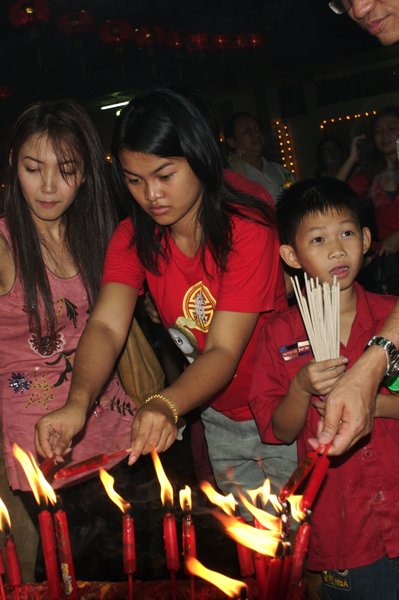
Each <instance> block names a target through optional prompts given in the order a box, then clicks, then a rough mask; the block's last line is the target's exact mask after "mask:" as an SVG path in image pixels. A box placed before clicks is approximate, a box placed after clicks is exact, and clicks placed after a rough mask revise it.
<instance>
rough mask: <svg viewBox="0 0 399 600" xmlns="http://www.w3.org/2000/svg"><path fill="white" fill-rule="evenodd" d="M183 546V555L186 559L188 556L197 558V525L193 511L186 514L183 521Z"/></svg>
mask: <svg viewBox="0 0 399 600" xmlns="http://www.w3.org/2000/svg"><path fill="white" fill-rule="evenodd" d="M182 546H183V556H184V559H186V558H187V557H188V556H193V557H194V558H197V548H196V538H195V526H194V520H193V516H192V514H191V513H188V514H186V515H184V517H183V523H182Z"/></svg>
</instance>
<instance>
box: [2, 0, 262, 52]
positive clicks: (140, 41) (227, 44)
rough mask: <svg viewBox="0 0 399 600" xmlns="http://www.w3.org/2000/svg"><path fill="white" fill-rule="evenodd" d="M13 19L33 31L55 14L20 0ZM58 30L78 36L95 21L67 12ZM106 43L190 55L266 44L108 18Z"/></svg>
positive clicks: (255, 37) (102, 31) (248, 37)
mask: <svg viewBox="0 0 399 600" xmlns="http://www.w3.org/2000/svg"><path fill="white" fill-rule="evenodd" d="M8 15H9V19H10V21H11V23H12V24H13V25H14V26H15V27H17V28H25V27H26V28H29V27H34V26H37V25H39V24H41V23H46V22H48V21H50V17H51V13H50V9H49V6H48V2H47V0H16V2H13V3H12V4H11V6H10V8H9V13H8ZM58 28H59V30H60V31H61V33H62V34H64V35H65V36H67V37H78V36H82V35H84V34H87V33H89V32H91V31H93V29H94V18H93V16H92V15H91V13H90V12H88V11H86V10H83V9H77V10H73V11H70V12H67V13H65V14H64V15H62V16H61V17H60V18H59V19H58ZM98 34H99V37H100V39H101V41H102V42H103V43H104V44H107V45H111V46H121V45H123V44H125V43H127V42H132V43H133V44H134V45H136V46H137V47H138V48H150V47H152V46H156V45H158V46H166V47H167V48H170V49H180V48H183V49H185V50H187V51H188V52H204V51H218V50H251V49H252V50H257V49H260V48H262V47H263V46H264V45H265V38H264V36H263V35H262V34H261V33H260V32H253V33H246V32H244V33H236V34H232V35H228V34H225V33H217V34H215V35H211V34H207V33H204V32H196V33H188V34H187V33H184V32H181V31H164V30H163V29H162V28H161V27H157V26H154V27H150V26H147V25H143V26H140V27H135V26H134V25H133V23H132V22H131V21H130V20H128V19H108V20H107V21H106V22H105V23H102V24H101V25H100V27H99V29H98Z"/></svg>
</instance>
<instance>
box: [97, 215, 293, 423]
mask: <svg viewBox="0 0 399 600" xmlns="http://www.w3.org/2000/svg"><path fill="white" fill-rule="evenodd" d="M231 221H232V234H233V244H232V250H231V252H230V256H229V258H228V263H227V269H226V271H225V272H224V273H221V272H220V271H219V269H218V268H217V267H216V265H215V263H214V261H213V259H212V256H211V254H210V252H209V251H208V250H206V251H205V264H206V269H204V267H203V265H202V262H201V255H200V252H198V253H197V254H196V255H195V256H194V257H193V258H189V257H187V256H186V255H185V254H183V252H181V250H179V248H178V247H177V246H176V244H175V243H174V241H173V239H172V237H171V236H168V244H169V250H170V252H169V258H168V260H167V261H166V260H162V259H161V260H160V261H159V269H160V275H154V274H153V273H150V272H149V271H148V270H146V269H144V267H143V265H142V263H141V261H140V259H139V257H138V255H137V252H136V248H135V246H130V241H131V239H132V235H133V227H132V223H131V220H130V219H125V220H124V221H122V223H120V224H119V226H118V228H117V229H116V231H115V233H114V235H113V237H112V240H111V242H110V245H109V248H108V251H107V256H106V260H105V267H104V274H103V282H102V283H103V285H104V284H106V283H110V282H117V283H123V284H126V285H130V286H131V287H133V288H136V289H138V290H141V289H142V286H143V283H144V280H146V281H147V284H148V288H149V290H150V292H151V295H152V296H153V298H154V300H155V302H156V305H157V307H158V311H159V314H160V317H161V319H162V322H163V323H164V325H165V327H166V328H167V329H168V331H169V333H170V335H171V336H172V338H173V340H174V341H175V343H176V344H177V346H178V347H179V348H180V349H181V351H182V352H183V353H184V355H185V356H186V358H187V360H188V361H189V362H192V361H193V360H195V358H196V356H198V354H200V353H201V352H203V350H204V347H205V341H206V336H207V333H208V330H209V327H210V325H211V321H212V316H213V313H214V311H215V310H223V311H235V312H259V313H262V314H261V315H260V318H259V320H258V323H257V325H256V328H255V330H254V333H253V334H252V337H251V339H250V341H249V343H248V345H247V347H246V350H245V351H244V354H243V356H242V357H241V360H240V362H239V364H238V366H237V370H236V373H235V374H234V377H233V379H232V381H231V382H230V384H229V385H228V386H227V387H226V388H224V390H223V391H222V392H220V393H219V394H218V395H217V396H216V397H215V399H214V400H213V401H212V406H213V408H215V409H217V410H220V411H221V412H223V413H224V414H226V415H227V416H229V417H230V418H232V419H235V420H238V421H241V420H247V419H252V414H251V412H250V410H249V407H248V394H249V388H250V383H251V375H252V365H253V359H254V354H255V347H256V338H257V336H258V333H259V329H260V326H261V324H262V322H263V321H264V319H265V318H266V315H265V313H266V312H267V311H272V310H273V309H274V310H283V309H284V308H285V307H286V299H285V286H284V278H283V274H282V268H281V264H280V259H279V253H278V247H279V244H278V239H277V234H276V232H275V230H274V229H273V228H270V227H265V226H262V225H260V224H258V223H253V222H251V221H249V220H247V219H243V218H239V217H236V216H234V217H232V219H231Z"/></svg>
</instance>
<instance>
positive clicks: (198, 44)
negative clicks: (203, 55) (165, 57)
mask: <svg viewBox="0 0 399 600" xmlns="http://www.w3.org/2000/svg"><path fill="white" fill-rule="evenodd" d="M208 47H209V36H208V34H207V33H192V34H191V35H189V36H188V40H187V50H188V51H189V52H202V51H203V50H207V48H208Z"/></svg>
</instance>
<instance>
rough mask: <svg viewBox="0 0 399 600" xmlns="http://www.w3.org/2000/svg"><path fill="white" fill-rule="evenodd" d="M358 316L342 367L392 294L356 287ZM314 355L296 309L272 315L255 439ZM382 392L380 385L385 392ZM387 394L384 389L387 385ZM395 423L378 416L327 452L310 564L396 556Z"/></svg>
mask: <svg viewBox="0 0 399 600" xmlns="http://www.w3.org/2000/svg"><path fill="white" fill-rule="evenodd" d="M356 291H357V307H356V318H355V321H354V323H353V325H352V329H351V333H350V337H349V340H348V344H347V346H343V345H342V344H341V351H340V352H341V355H342V356H347V357H348V359H349V363H348V368H350V367H351V366H352V365H353V363H354V362H355V361H356V360H357V359H358V358H359V356H360V355H361V354H362V353H363V352H364V348H365V347H366V345H367V342H368V340H369V339H370V338H371V337H372V336H373V335H374V334H375V333H376V332H377V331H379V329H380V327H381V326H382V324H383V323H384V321H385V319H386V317H387V316H388V314H389V313H390V312H391V310H392V308H393V306H394V304H395V302H396V300H397V299H396V298H394V297H392V296H381V295H377V294H372V293H370V292H366V291H365V290H363V289H362V288H361V287H360V286H358V285H357V284H356ZM312 358H313V356H312V354H311V351H310V347H309V343H308V341H307V336H306V332H305V329H304V326H303V323H302V319H301V316H300V313H299V311H298V309H297V307H292V308H290V309H288V310H287V311H284V312H283V313H281V314H280V315H273V316H272V317H271V318H270V320H268V322H267V323H266V325H265V328H264V330H263V331H262V333H261V335H260V337H259V342H258V351H257V358H256V361H255V366H254V374H253V382H252V389H251V397H250V400H249V403H250V406H251V408H252V411H253V414H254V416H255V420H256V422H257V424H258V427H259V431H260V434H261V438H262V440H263V441H264V442H271V443H278V440H277V438H275V436H274V435H273V432H272V427H271V418H272V414H273V411H274V409H275V407H276V406H277V404H278V403H279V402H280V400H281V399H282V398H283V397H284V395H285V394H286V392H287V390H288V387H289V385H290V383H291V381H292V380H293V379H294V377H295V375H296V373H297V372H298V371H299V369H300V368H301V367H302V365H304V364H305V363H307V362H308V361H309V360H311V359H312ZM383 391H384V390H383ZM385 391H386V390H385ZM318 422H319V415H318V413H317V411H316V409H315V408H314V407H313V406H312V404H310V407H309V411H308V417H307V423H306V425H305V427H304V429H303V430H302V432H301V433H300V435H299V436H298V455H299V460H302V459H303V457H304V456H305V453H306V452H308V451H309V450H311V447H310V446H309V444H308V442H307V440H308V439H309V438H310V437H315V435H316V432H317V424H318ZM398 522H399V421H398V420H395V419H382V418H377V419H375V420H374V427H373V431H372V433H371V434H370V435H368V436H366V437H364V438H362V439H361V440H360V441H359V442H358V443H357V444H356V445H355V447H354V448H352V449H351V450H349V451H348V452H347V453H345V454H344V455H342V456H337V457H331V462H330V467H329V469H328V472H327V476H326V479H325V481H324V484H323V486H322V488H321V490H320V492H319V494H318V496H317V498H316V501H315V504H314V509H313V511H312V520H311V525H312V529H311V536H310V544H309V552H308V567H309V568H310V569H315V570H322V569H337V570H344V569H350V568H355V567H361V566H365V565H368V564H370V563H372V562H374V561H376V560H378V559H380V558H382V557H383V556H385V555H387V556H389V557H390V558H393V557H397V556H399V533H398V528H397V524H398Z"/></svg>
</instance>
